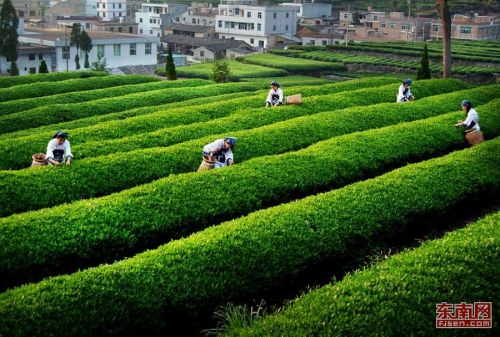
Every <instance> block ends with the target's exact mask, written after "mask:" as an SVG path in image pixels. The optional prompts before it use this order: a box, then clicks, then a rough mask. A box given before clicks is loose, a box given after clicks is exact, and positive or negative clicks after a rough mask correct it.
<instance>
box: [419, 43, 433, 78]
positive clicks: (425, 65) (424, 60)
mask: <svg viewBox="0 0 500 337" xmlns="http://www.w3.org/2000/svg"><path fill="white" fill-rule="evenodd" d="M428 78H431V68H430V67H429V51H428V50H427V43H426V44H425V45H424V51H423V52H422V57H421V58H420V68H418V72H417V80H424V79H428Z"/></svg>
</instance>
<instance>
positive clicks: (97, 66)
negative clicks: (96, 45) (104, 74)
mask: <svg viewBox="0 0 500 337" xmlns="http://www.w3.org/2000/svg"><path fill="white" fill-rule="evenodd" d="M106 65H107V63H106V58H105V57H104V55H103V52H97V61H95V62H92V70H95V71H105V70H106V69H105V68H106Z"/></svg>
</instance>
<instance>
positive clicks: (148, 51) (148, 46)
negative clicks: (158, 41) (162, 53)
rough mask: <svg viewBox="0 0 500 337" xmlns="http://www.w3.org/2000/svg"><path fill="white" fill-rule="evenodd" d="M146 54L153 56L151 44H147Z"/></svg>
mask: <svg viewBox="0 0 500 337" xmlns="http://www.w3.org/2000/svg"><path fill="white" fill-rule="evenodd" d="M145 50H146V51H145V54H146V55H151V42H146V48H145Z"/></svg>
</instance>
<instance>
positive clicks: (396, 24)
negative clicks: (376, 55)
mask: <svg viewBox="0 0 500 337" xmlns="http://www.w3.org/2000/svg"><path fill="white" fill-rule="evenodd" d="M429 20H430V19H428V18H424V17H415V18H413V17H408V16H406V15H405V14H404V13H403V12H390V13H386V12H375V11H372V10H371V8H368V11H355V12H351V11H341V12H340V23H339V27H340V28H342V29H343V30H344V33H345V31H347V30H348V35H349V40H403V41H414V40H419V41H420V40H425V39H426V38H427V37H428V34H429V29H428V27H429ZM426 28H427V29H426Z"/></svg>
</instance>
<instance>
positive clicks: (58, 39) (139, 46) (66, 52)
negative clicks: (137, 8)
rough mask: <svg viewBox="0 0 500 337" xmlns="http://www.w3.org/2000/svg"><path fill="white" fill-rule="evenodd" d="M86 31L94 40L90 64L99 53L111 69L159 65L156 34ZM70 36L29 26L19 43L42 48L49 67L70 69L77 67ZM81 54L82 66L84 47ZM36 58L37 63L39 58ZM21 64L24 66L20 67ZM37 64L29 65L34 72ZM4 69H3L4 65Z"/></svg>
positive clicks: (64, 31) (65, 31) (63, 32)
mask: <svg viewBox="0 0 500 337" xmlns="http://www.w3.org/2000/svg"><path fill="white" fill-rule="evenodd" d="M87 33H88V34H89V36H90V38H91V39H92V45H93V48H92V50H91V51H90V53H89V62H90V63H92V62H94V61H96V60H97V56H98V55H99V54H100V55H102V56H103V57H104V58H105V59H106V64H107V66H106V68H108V69H116V68H118V67H121V66H136V65H141V66H144V65H155V64H157V44H158V43H159V41H160V39H159V38H157V37H145V36H138V35H131V34H119V33H111V32H103V31H95V30H88V31H87ZM69 36H70V30H69V29H66V30H64V29H26V32H25V33H23V34H20V35H19V42H20V43H24V44H28V45H30V47H38V48H42V49H43V50H44V52H43V58H44V59H45V60H50V62H47V66H48V67H49V69H52V71H68V70H69V71H71V70H76V63H75V55H76V53H77V49H76V46H71V44H70V41H69ZM47 47H48V48H50V50H51V51H50V53H49V52H47V53H46V52H45V50H46V48H47ZM79 53H80V55H79V57H80V65H81V67H82V68H83V61H84V59H85V54H84V52H83V51H82V50H80V51H79ZM29 54H35V60H36V56H37V55H38V54H39V53H38V54H37V53H36V52H30V53H29ZM29 54H28V55H29ZM28 57H31V56H28ZM31 58H32V57H31ZM36 61H37V64H38V63H39V60H36ZM19 65H20V63H19V62H18V67H19V68H20V70H22V69H24V67H23V66H19ZM21 67H23V68H22V69H21ZM25 67H26V68H28V67H27V66H25ZM34 67H35V65H34V64H33V65H31V66H30V67H29V68H28V69H29V72H32V71H33V70H32V69H31V68H34ZM2 69H4V68H3V67H2Z"/></svg>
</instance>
